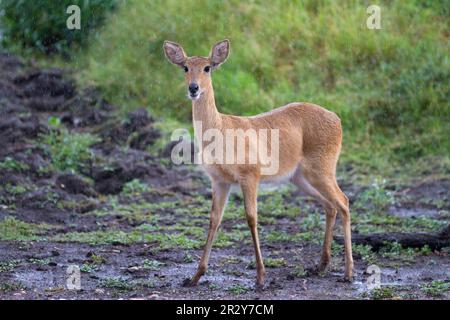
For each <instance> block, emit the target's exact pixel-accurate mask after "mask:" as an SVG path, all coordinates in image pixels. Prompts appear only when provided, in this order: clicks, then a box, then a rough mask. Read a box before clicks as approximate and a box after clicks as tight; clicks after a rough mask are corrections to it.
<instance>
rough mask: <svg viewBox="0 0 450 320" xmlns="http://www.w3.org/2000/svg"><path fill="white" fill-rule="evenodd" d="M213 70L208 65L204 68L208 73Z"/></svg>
mask: <svg viewBox="0 0 450 320" xmlns="http://www.w3.org/2000/svg"><path fill="white" fill-rule="evenodd" d="M210 70H211V67H210V66H206V67H205V69H203V71H205V72H206V73H208V72H209V71H210Z"/></svg>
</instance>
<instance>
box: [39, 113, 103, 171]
mask: <svg viewBox="0 0 450 320" xmlns="http://www.w3.org/2000/svg"><path fill="white" fill-rule="evenodd" d="M48 123H49V125H50V126H51V127H52V129H51V130H50V131H49V132H48V133H47V134H46V135H44V136H43V137H42V144H43V146H44V148H45V149H46V150H47V151H48V152H49V154H50V156H51V159H52V165H53V167H54V168H55V169H56V170H59V171H71V172H75V171H80V170H83V168H84V166H85V165H86V162H87V161H89V160H92V159H93V157H94V154H93V152H92V151H91V150H90V149H89V147H90V146H91V145H92V144H94V143H95V142H97V141H98V138H97V137H96V136H94V135H92V134H89V133H76V132H70V131H69V130H68V129H66V128H65V127H63V126H61V125H60V121H59V119H58V118H55V117H50V118H49V120H48Z"/></svg>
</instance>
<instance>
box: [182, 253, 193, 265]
mask: <svg viewBox="0 0 450 320" xmlns="http://www.w3.org/2000/svg"><path fill="white" fill-rule="evenodd" d="M183 262H184V263H191V262H194V257H193V256H192V254H190V253H188V252H186V253H185V254H184V256H183Z"/></svg>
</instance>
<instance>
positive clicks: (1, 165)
mask: <svg viewBox="0 0 450 320" xmlns="http://www.w3.org/2000/svg"><path fill="white" fill-rule="evenodd" d="M1 169H4V170H15V171H26V170H28V169H29V166H28V165H27V164H25V163H22V162H19V161H17V160H15V159H13V158H11V157H6V158H5V159H4V160H3V161H1V162H0V170H1Z"/></svg>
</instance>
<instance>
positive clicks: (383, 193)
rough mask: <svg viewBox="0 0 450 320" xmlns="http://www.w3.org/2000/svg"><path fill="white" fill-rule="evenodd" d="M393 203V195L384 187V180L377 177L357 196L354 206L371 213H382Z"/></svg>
mask: <svg viewBox="0 0 450 320" xmlns="http://www.w3.org/2000/svg"><path fill="white" fill-rule="evenodd" d="M394 203H395V198H394V195H393V193H392V192H391V191H389V190H387V189H386V181H385V180H382V179H380V178H377V179H375V180H374V181H373V183H372V184H371V185H370V187H369V188H368V189H366V190H365V191H364V192H363V193H361V194H360V195H359V196H358V201H357V202H356V203H355V205H354V206H355V208H356V209H359V210H364V211H366V212H371V213H383V212H384V211H385V210H386V209H387V208H388V207H389V206H391V205H393V204H394Z"/></svg>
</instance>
